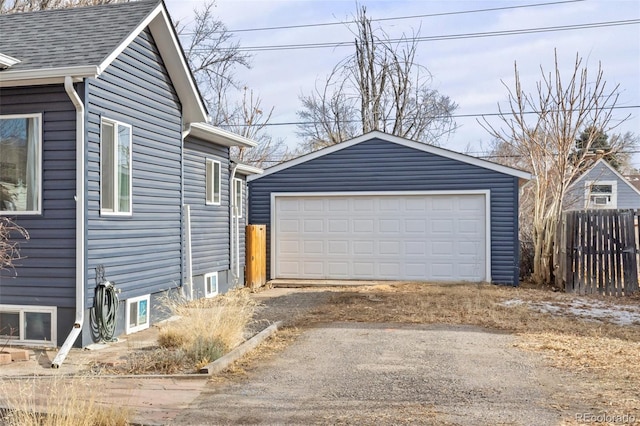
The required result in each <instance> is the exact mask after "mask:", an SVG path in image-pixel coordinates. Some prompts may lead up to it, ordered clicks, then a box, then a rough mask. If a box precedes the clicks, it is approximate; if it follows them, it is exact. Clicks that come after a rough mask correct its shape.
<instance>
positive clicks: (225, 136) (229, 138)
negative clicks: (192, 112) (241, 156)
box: [186, 123, 258, 167]
mask: <svg viewBox="0 0 640 426" xmlns="http://www.w3.org/2000/svg"><path fill="white" fill-rule="evenodd" d="M186 134H187V135H188V136H193V137H195V138H198V139H202V140H204V141H206V142H211V143H215V144H218V145H223V146H239V147H242V148H254V147H255V146H256V145H258V144H257V142H255V141H252V140H251V139H247V138H245V137H244V136H240V135H238V134H236V133H233V132H229V131H227V130H223V129H221V128H219V127H215V126H212V125H211V124H207V123H191V124H190V125H189V128H188V130H187V132H186ZM247 167H249V166H247Z"/></svg>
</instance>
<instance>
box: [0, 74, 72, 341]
mask: <svg viewBox="0 0 640 426" xmlns="http://www.w3.org/2000/svg"><path fill="white" fill-rule="evenodd" d="M76 90H78V92H79V93H82V91H83V89H82V85H77V86H76ZM0 99H1V101H0V115H8V114H32V113H42V120H43V123H42V129H43V141H42V143H43V146H42V182H43V184H42V214H41V215H20V216H16V217H14V219H15V221H16V222H17V223H18V224H19V225H21V226H23V227H24V228H25V229H26V230H27V231H28V232H29V234H30V239H29V240H28V241H25V240H23V239H17V240H16V241H18V243H19V248H20V254H21V255H22V256H23V258H22V259H19V260H16V262H15V269H14V270H12V269H7V270H3V271H0V304H9V305H11V304H15V305H41V306H57V307H58V308H65V307H71V308H72V307H74V306H75V276H76V272H75V271H76V269H75V247H76V243H75V229H76V221H75V207H76V204H75V201H74V196H75V192H76V191H75V188H76V181H75V173H76V163H75V153H76V151H75V144H76V132H75V129H76V123H75V114H76V110H75V108H74V106H73V104H72V103H71V101H70V100H69V97H68V96H67V94H66V92H65V90H64V87H63V86H62V85H50V86H38V87H19V88H0ZM70 327H71V324H70V323H65V322H63V321H59V322H58V336H62V337H61V338H63V337H64V334H63V333H64V332H68V330H69V328H70Z"/></svg>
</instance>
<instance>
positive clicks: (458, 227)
mask: <svg viewBox="0 0 640 426" xmlns="http://www.w3.org/2000/svg"><path fill="white" fill-rule="evenodd" d="M273 200H274V201H273V205H272V212H273V214H272V258H271V259H272V277H275V278H296V279H355V280H359V279H367V280H371V279H376V280H437V281H458V280H467V281H483V280H488V279H489V277H488V275H489V270H488V269H489V266H488V261H487V260H488V255H487V251H488V244H487V242H488V237H487V212H486V203H487V194H486V193H484V192H482V193H473V194H419V195H413V194H412V195H407V194H385V195H352V194H350V195H295V196H291V195H286V194H274V198H273Z"/></svg>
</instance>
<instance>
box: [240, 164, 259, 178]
mask: <svg viewBox="0 0 640 426" xmlns="http://www.w3.org/2000/svg"><path fill="white" fill-rule="evenodd" d="M236 173H238V174H240V175H243V176H249V175H261V174H262V173H264V170H262V169H261V168H259V167H254V166H250V165H249V164H242V163H238V165H237V166H236Z"/></svg>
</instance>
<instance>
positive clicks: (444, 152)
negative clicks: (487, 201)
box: [247, 130, 531, 181]
mask: <svg viewBox="0 0 640 426" xmlns="http://www.w3.org/2000/svg"><path fill="white" fill-rule="evenodd" d="M372 139H381V140H383V141H386V142H391V143H395V144H398V145H402V146H406V147H408V148H413V149H417V150H418V151H423V152H428V153H430V154H434V155H438V156H441V157H445V158H450V159H452V160H456V161H460V162H463V163H467V164H471V165H474V166H478V167H482V168H485V169H489V170H493V171H496V172H499V173H504V174H507V175H511V176H515V177H517V178H520V179H524V180H530V179H531V173H528V172H525V171H522V170H518V169H514V168H512V167H507V166H503V165H502V164H498V163H493V162H491V161H487V160H481V159H479V158H476V157H471V156H469V155H465V154H461V153H459V152H455V151H450V150H448V149H444V148H440V147H437V146H433V145H427V144H424V143H421V142H416V141H412V140H409V139H405V138H402V137H399V136H394V135H390V134H387V133H383V132H380V131H377V130H375V131H372V132H369V133H366V134H364V135H362V136H359V137H357V138H354V139H351V140H348V141H345V142H341V143H339V144H336V145H332V146H330V147H327V148H323V149H320V150H318V151H314V152H311V153H309V154H305V155H303V156H300V157H298V158H294V159H293V160H289V161H286V162H284V163H280V164H278V165H276V166H273V167H269V168H268V169H265V171H264V173H263V174H262V175H254V176H249V177H248V178H247V180H248V181H252V180H256V179H260V178H263V177H265V176H269V175H270V174H273V173H276V172H279V171H281V170H285V169H288V168H290V167H294V166H297V165H299V164H303V163H306V162H307V161H311V160H314V159H316V158H320V157H323V156H325V155H328V154H332V153H334V152H337V151H341V150H343V149H346V148H349V147H352V146H354V145H357V144H359V143H362V142H367V141H370V140H372Z"/></svg>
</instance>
